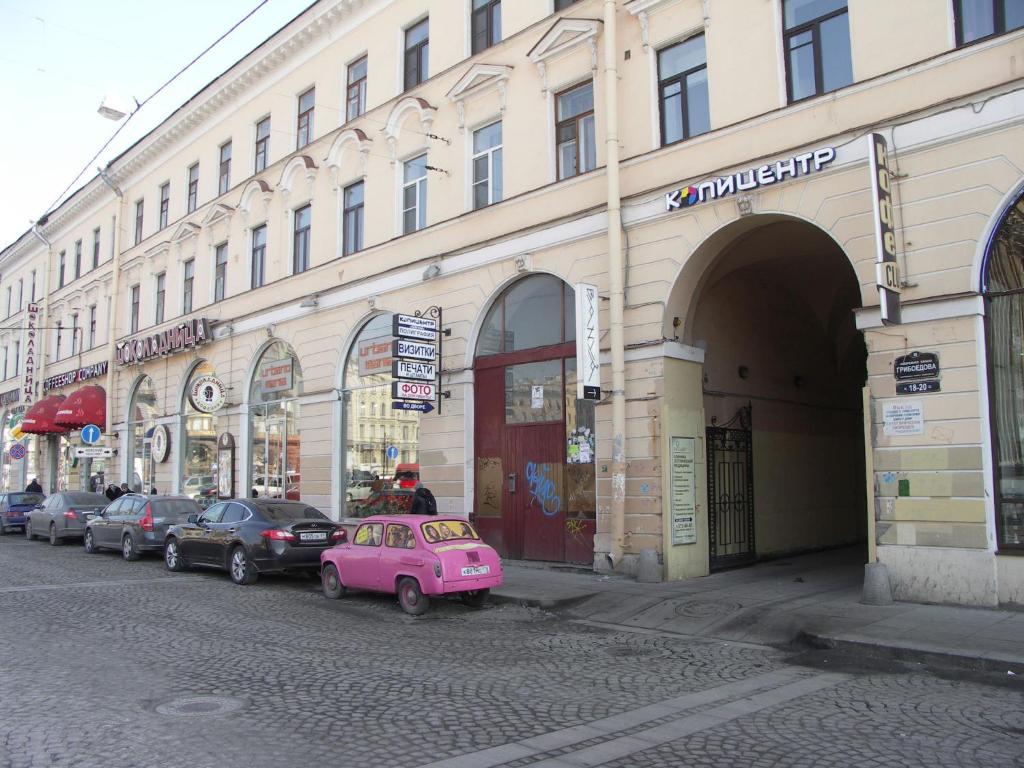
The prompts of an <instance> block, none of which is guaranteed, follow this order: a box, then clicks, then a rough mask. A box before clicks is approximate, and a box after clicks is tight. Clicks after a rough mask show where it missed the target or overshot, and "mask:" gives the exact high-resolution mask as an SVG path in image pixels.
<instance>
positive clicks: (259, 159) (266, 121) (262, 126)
mask: <svg viewBox="0 0 1024 768" xmlns="http://www.w3.org/2000/svg"><path fill="white" fill-rule="evenodd" d="M269 157H270V118H269V117H264V118H263V119H262V120H260V121H259V122H258V123H256V165H255V166H254V167H255V172H256V173H259V172H260V171H262V170H263V169H264V168H266V167H267V160H268V158H269Z"/></svg>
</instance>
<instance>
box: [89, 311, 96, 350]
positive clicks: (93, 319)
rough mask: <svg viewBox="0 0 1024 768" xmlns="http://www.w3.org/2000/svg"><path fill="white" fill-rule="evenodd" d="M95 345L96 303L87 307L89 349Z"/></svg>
mask: <svg viewBox="0 0 1024 768" xmlns="http://www.w3.org/2000/svg"><path fill="white" fill-rule="evenodd" d="M95 346H96V305H95V304H93V305H92V306H90V307H89V349H92V348H93V347H95Z"/></svg>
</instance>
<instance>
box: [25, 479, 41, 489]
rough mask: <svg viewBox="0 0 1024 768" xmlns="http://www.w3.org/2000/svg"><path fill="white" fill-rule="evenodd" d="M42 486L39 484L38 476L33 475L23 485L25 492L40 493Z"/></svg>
mask: <svg viewBox="0 0 1024 768" xmlns="http://www.w3.org/2000/svg"><path fill="white" fill-rule="evenodd" d="M42 492H43V486H41V485H40V484H39V478H38V477H33V478H32V482H31V483H29V484H28V485H26V486H25V493H42Z"/></svg>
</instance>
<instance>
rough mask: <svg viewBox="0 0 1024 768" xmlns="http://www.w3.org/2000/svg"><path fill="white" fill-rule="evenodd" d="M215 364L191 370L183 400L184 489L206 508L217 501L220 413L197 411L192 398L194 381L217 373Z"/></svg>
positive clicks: (182, 482) (205, 364)
mask: <svg viewBox="0 0 1024 768" xmlns="http://www.w3.org/2000/svg"><path fill="white" fill-rule="evenodd" d="M214 375H216V374H215V371H214V369H213V366H212V365H211V364H210V363H209V362H207V361H205V360H203V361H202V362H200V363H199V364H198V365H196V366H195V367H194V368H193V369H192V373H191V375H190V376H189V378H188V382H187V383H186V385H185V390H184V394H183V395H182V403H181V414H182V415H181V419H182V429H181V435H182V436H183V437H182V468H181V492H182V493H183V494H185V495H186V496H188V497H189V498H192V499H195V500H196V502H197V503H198V504H199V506H200V507H202V508H203V509H206V508H207V507H208V506H210V505H211V504H213V503H214V502H216V501H217V477H218V472H217V469H218V467H217V414H216V413H203V412H202V411H199V410H196V408H195V407H194V406H193V405H192V401H191V399H190V398H189V392H191V391H192V383H193V382H194V381H195V380H196V379H198V378H199V377H200V376H214Z"/></svg>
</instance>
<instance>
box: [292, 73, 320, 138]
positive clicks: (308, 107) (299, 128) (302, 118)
mask: <svg viewBox="0 0 1024 768" xmlns="http://www.w3.org/2000/svg"><path fill="white" fill-rule="evenodd" d="M315 107H316V88H310V89H309V90H308V91H306V92H305V93H304V94H302V95H301V96H299V120H298V124H297V125H296V139H295V148H296V149H302V148H303V147H304V146H306V145H307V144H309V142H311V141H312V140H313V109H314V108H315Z"/></svg>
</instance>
